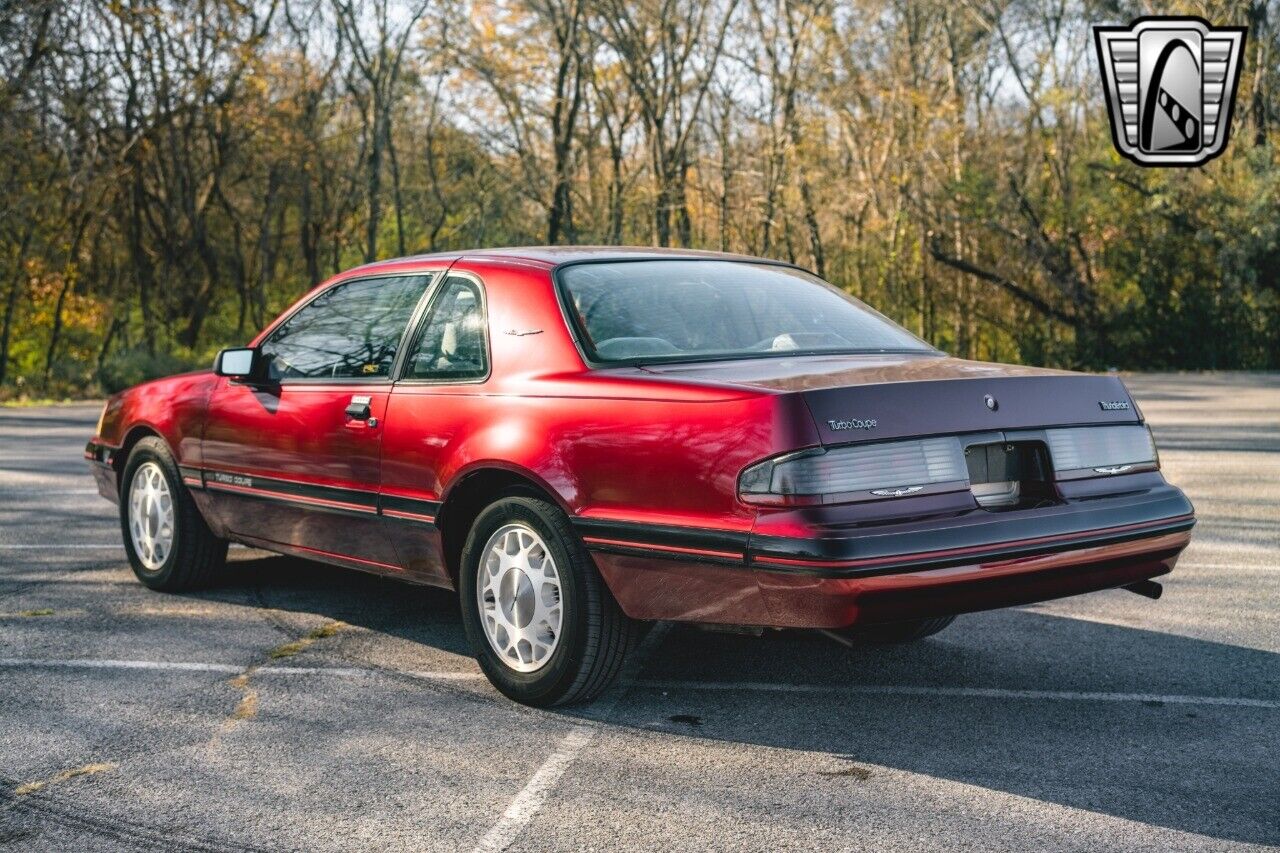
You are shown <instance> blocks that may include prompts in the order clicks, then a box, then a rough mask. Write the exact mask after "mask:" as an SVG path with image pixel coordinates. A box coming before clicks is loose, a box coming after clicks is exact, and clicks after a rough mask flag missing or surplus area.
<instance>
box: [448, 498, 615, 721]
mask: <svg viewBox="0 0 1280 853" xmlns="http://www.w3.org/2000/svg"><path fill="white" fill-rule="evenodd" d="M461 563H462V565H461V567H460V572H459V577H458V586H459V593H460V599H461V603H462V621H463V625H464V626H465V628H466V632H467V640H468V641H469V642H470V644H471V648H472V649H473V650H474V652H475V655H476V660H477V661H479V663H480V668H481V669H483V670H484V673H485V675H487V676H488V677H489V680H490V681H491V682H493V685H494V686H495V687H497V688H498V690H499V691H501V692H502V693H503V694H505V695H506V696H508V697H510V698H512V699H514V700H516V701H517V702H523V703H524V704H526V705H536V706H540V707H547V706H550V705H567V704H570V703H575V702H586V701H588V700H590V699H594V698H595V697H596V696H598V695H599V694H600V693H601V692H602V691H604V689H605V688H606V687H608V686H609V684H610V683H611V682H612V681H613V679H614V678H616V677H617V675H618V671H619V670H620V669H621V667H622V659H623V657H624V656H625V655H626V653H627V651H628V650H629V649H630V648H631V646H632V645H633V644H634V643H635V642H636V640H637V632H636V630H635V623H634V622H632V621H631V620H630V619H628V618H627V616H626V614H624V613H623V612H622V609H621V608H620V607H618V603H617V602H616V601H615V600H614V598H613V595H612V594H611V593H610V592H609V589H608V587H606V586H605V584H604V580H603V579H602V578H601V577H600V572H599V570H597V569H596V566H595V563H594V562H593V561H592V559H591V556H590V555H589V554H588V553H587V551H586V549H585V548H583V546H582V543H581V541H579V539H578V537H577V535H576V534H575V533H574V532H573V528H572V527H571V526H570V524H569V518H568V516H566V515H565V514H564V512H563V511H561V509H560V508H559V507H557V506H556V505H554V504H552V503H550V502H548V501H545V500H541V499H539V498H535V497H528V496H525V495H523V494H522V495H512V496H509V497H503V498H500V499H499V500H497V501H495V502H494V503H493V504H490V505H489V507H487V508H486V509H485V510H484V511H483V512H481V513H480V516H479V517H478V518H477V519H476V520H475V523H474V524H473V525H472V526H471V532H470V534H469V535H468V536H467V542H466V544H465V545H464V546H463V549H462V561H461Z"/></svg>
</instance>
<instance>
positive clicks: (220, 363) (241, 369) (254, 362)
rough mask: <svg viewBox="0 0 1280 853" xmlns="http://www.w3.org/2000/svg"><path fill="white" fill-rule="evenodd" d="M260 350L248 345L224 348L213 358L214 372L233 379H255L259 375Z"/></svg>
mask: <svg viewBox="0 0 1280 853" xmlns="http://www.w3.org/2000/svg"><path fill="white" fill-rule="evenodd" d="M257 368H258V351H257V350H256V349H251V348H248V347H245V348H242V349H224V350H223V351H222V352H220V353H218V357H217V358H215V359H214V360H213V372H214V373H215V374H217V375H218V376H229V377H231V378H232V379H253V378H254V377H255V376H256V375H257Z"/></svg>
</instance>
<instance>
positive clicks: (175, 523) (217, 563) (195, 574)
mask: <svg viewBox="0 0 1280 853" xmlns="http://www.w3.org/2000/svg"><path fill="white" fill-rule="evenodd" d="M120 487H121V489H120V491H121V497H120V527H121V531H122V532H123V534H124V549H125V553H127V554H128V555H129V564H130V565H131V566H132V567H133V573H134V574H135V575H137V577H138V580H140V581H142V583H143V584H145V585H146V586H148V587H150V588H151V589H158V590H163V591H165V592H180V591H182V590H185V589H191V588H193V587H198V586H203V585H205V584H207V583H209V582H210V581H211V580H212V579H213V578H214V577H215V576H216V575H217V574H218V572H219V571H220V570H221V569H222V567H223V566H224V565H225V564H226V560H227V540H225V539H219V538H218V537H217V536H215V535H214V534H213V531H211V530H210V529H209V525H208V524H206V523H205V520H204V517H203V516H202V515H200V510H198V509H197V508H196V505H195V501H193V500H192V499H191V493H190V492H188V491H187V489H186V488H185V487H184V486H183V485H182V478H181V477H179V476H178V466H177V464H176V463H175V462H174V461H173V456H172V455H170V453H169V448H168V447H167V446H166V445H165V443H164V442H163V441H162V440H160V439H159V438H154V437H149V438H144V439H142V440H141V441H139V442H138V443H137V444H136V445H134V447H133V450H132V451H130V453H129V459H128V461H127V462H126V463H125V466H124V475H123V476H122V477H121V478H120Z"/></svg>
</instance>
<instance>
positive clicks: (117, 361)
mask: <svg viewBox="0 0 1280 853" xmlns="http://www.w3.org/2000/svg"><path fill="white" fill-rule="evenodd" d="M199 366H202V365H197V364H196V363H195V362H194V361H193V360H191V358H190V357H187V358H183V357H181V356H178V355H175V354H173V353H156V354H154V355H152V354H151V353H149V352H147V351H146V350H145V349H129V350H121V351H119V352H116V353H113V354H112V355H110V356H108V357H107V359H106V361H104V362H103V363H102V370H101V371H100V373H99V375H98V381H99V382H101V383H102V387H103V389H104V390H105V391H106V392H107V393H108V394H114V393H115V392H116V391H123V390H124V389H125V388H129V387H131V386H133V385H137V384H138V383H139V382H146V381H148V380H150V379H159V378H160V377H162V376H172V375H173V374H175V373H182V372H183V371H186V370H193V369H195V368H196V367H199Z"/></svg>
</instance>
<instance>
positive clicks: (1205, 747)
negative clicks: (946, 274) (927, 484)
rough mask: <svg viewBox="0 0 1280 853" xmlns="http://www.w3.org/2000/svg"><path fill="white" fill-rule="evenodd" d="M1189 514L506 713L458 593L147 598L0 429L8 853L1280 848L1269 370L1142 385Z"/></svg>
mask: <svg viewBox="0 0 1280 853" xmlns="http://www.w3.org/2000/svg"><path fill="white" fill-rule="evenodd" d="M1128 381H1129V383H1130V387H1131V388H1132V390H1133V391H1134V394H1135V397H1136V398H1137V400H1138V402H1139V404H1140V405H1141V407H1142V409H1143V411H1144V412H1145V414H1146V415H1147V417H1148V419H1149V420H1150V422H1151V423H1152V425H1153V427H1154V429H1155V433H1156V437H1157V442H1158V443H1159V445H1160V453H1161V460H1162V463H1163V466H1164V470H1165V473H1166V475H1167V476H1168V477H1169V478H1170V479H1171V480H1172V481H1173V482H1174V483H1176V484H1178V485H1179V486H1182V487H1183V488H1184V489H1185V490H1186V491H1187V493H1188V495H1189V496H1190V497H1191V499H1192V501H1193V502H1194V503H1195V505H1196V510H1197V514H1198V517H1199V525H1198V526H1197V528H1196V531H1195V533H1194V536H1193V544H1192V545H1191V547H1190V548H1189V549H1188V550H1187V552H1186V553H1185V554H1184V556H1183V558H1182V561H1181V563H1180V564H1179V566H1178V568H1177V570H1176V571H1175V572H1174V574H1172V575H1171V576H1169V577H1168V578H1167V579H1165V595H1164V597H1163V598H1162V599H1161V600H1160V601H1155V602H1153V601H1150V600H1148V599H1145V598H1142V597H1140V596H1137V595H1134V594H1132V593H1128V592H1123V591H1109V592H1102V593H1095V594H1092V595H1087V596H1081V597H1077V598H1072V599H1065V600H1061V601H1057V602H1051V603H1047V604H1042V605H1036V606H1030V607H1021V608H1016V609H1011V610H1003V611H994V612H988V613H981V614H973V615H968V616H962V617H960V618H959V619H957V620H956V622H955V624H953V625H952V626H951V627H950V628H948V629H947V630H946V631H944V632H943V633H941V634H939V635H938V636H936V637H934V638H931V639H929V640H926V641H923V642H920V643H917V644H914V645H911V646H902V647H888V648H886V647H859V648H855V649H853V650H849V649H845V648H843V647H841V646H838V645H837V644H835V643H834V642H832V641H830V640H828V639H826V638H824V637H821V636H818V635H815V634H808V633H800V632H787V633H781V634H774V635H767V636H765V637H763V638H754V637H748V636H734V635H724V634H710V633H706V632H702V631H699V630H696V629H691V628H686V627H679V626H676V627H668V626H662V627H659V628H658V629H655V630H654V631H653V632H651V633H650V634H649V636H648V639H647V640H646V642H645V645H644V646H643V647H642V649H641V652H640V654H639V655H637V656H636V658H635V659H633V661H632V665H631V667H630V669H629V671H628V672H627V673H626V674H625V675H624V678H623V679H622V681H621V683H620V684H619V685H618V686H617V687H616V688H615V689H613V690H612V691H611V692H610V693H608V694H607V695H606V696H605V697H604V699H603V700H601V701H600V702H598V703H597V704H595V705H592V706H589V707H587V708H584V709H571V710H567V711H539V710H532V709H529V708H524V707H521V706H519V705H515V704H513V703H511V702H509V701H508V700H506V699H504V698H503V697H502V696H500V695H499V694H498V693H496V692H495V691H494V690H493V689H492V688H490V687H489V685H488V683H487V682H485V681H484V680H483V678H481V677H480V675H479V671H478V669H477V667H476V665H475V663H474V661H473V660H472V659H471V658H470V657H469V656H468V654H467V649H466V645H465V641H464V639H463V633H462V626H461V622H460V619H459V616H458V612H457V602H456V600H455V599H454V597H453V596H452V595H451V594H449V593H446V592H443V591H438V590H431V589H422V588H415V587H407V586H403V585H399V584H396V583H394V582H392V581H388V580H382V579H378V578H374V577H370V576H365V575H362V574H359V573H355V572H347V571H343V570H340V569H336V568H329V567H326V566H323V565H320V564H316V563H310V562H304V561H300V560H294V559H286V558H283V557H276V556H271V555H268V554H264V553H262V552H257V551H250V550H247V549H233V550H232V552H231V559H232V561H233V568H232V570H231V571H230V572H229V573H228V576H227V578H226V580H225V582H224V583H222V584H220V585H219V586H218V587H217V588H214V589H210V590H205V591H201V592H198V593H193V594H182V595H166V594H160V593H154V592H149V591H148V590H146V589H145V588H143V587H142V586H141V585H139V584H138V583H137V582H136V581H135V580H134V578H133V575H132V573H131V572H130V570H129V567H128V565H127V563H126V561H125V558H124V552H123V549H122V547H121V545H120V527H119V522H118V520H117V516H116V510H115V507H114V506H112V505H111V504H109V503H107V502H106V501H104V500H102V499H101V498H99V497H98V496H97V494H96V491H95V490H94V488H93V483H92V480H91V478H90V476H89V473H88V470H87V468H86V464H85V462H84V460H83V459H82V457H81V452H82V450H83V447H84V443H85V441H86V439H87V438H88V436H89V434H90V433H91V432H92V429H93V424H94V421H95V419H96V417H97V414H98V409H97V407H96V406H63V407H49V408H27V409H0V847H11V848H13V849H21V850H72V849H77V850H78V849H92V850H138V849H164V850H185V849H191V850H219V851H222V850H292V849H297V850H308V851H323V850H363V849H381V850H476V849H480V850H497V849H504V848H506V849H510V850H521V851H524V850H528V851H535V850H536V851H546V850H579V849H593V850H615V849H616V850H636V849H642V850H657V849H661V850H668V849H681V850H691V849H693V850H703V849H705V850H761V851H764V850H769V851H773V850H809V849H823V850H864V849H865V850H877V851H883V850H955V849H982V850H1015V851H1025V850H1031V849H1052V850H1082V851H1083V850H1087V851H1097V850H1121V849H1123V850H1161V851H1165V850H1210V849H1212V850H1226V849H1258V848H1264V847H1267V846H1270V845H1277V844H1280V770H1278V769H1277V756H1278V755H1280V376H1277V375H1265V376H1264V375H1227V374H1224V375H1188V376H1173V375H1168V376H1136V377H1132V378H1130V379H1129V380H1128Z"/></svg>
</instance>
